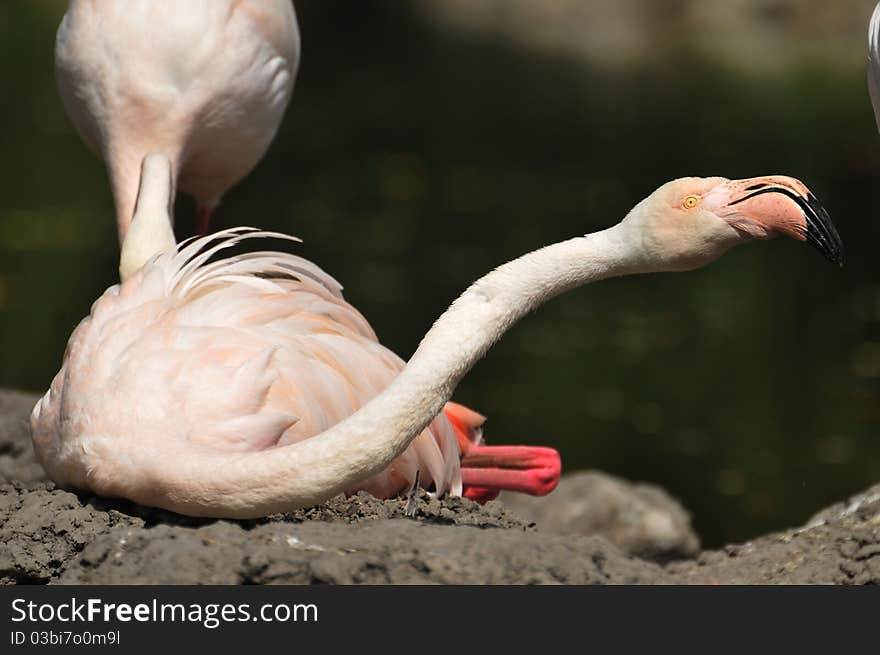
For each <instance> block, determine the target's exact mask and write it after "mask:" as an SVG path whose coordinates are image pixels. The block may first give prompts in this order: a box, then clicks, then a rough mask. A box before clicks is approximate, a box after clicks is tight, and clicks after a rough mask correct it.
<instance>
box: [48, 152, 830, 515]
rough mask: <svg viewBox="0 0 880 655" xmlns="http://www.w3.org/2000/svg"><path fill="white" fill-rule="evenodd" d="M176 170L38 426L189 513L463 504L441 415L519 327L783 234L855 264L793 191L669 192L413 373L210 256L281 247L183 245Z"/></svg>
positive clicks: (446, 341)
mask: <svg viewBox="0 0 880 655" xmlns="http://www.w3.org/2000/svg"><path fill="white" fill-rule="evenodd" d="M172 177H173V176H172V174H171V168H170V163H169V162H168V160H167V159H166V158H165V157H163V156H161V155H155V156H150V157H148V158H147V159H146V160H145V161H144V165H143V168H142V181H141V190H140V197H139V200H138V207H137V211H136V213H135V218H134V222H133V225H132V230H131V231H130V232H129V235H128V236H127V237H126V240H125V242H124V244H123V252H122V258H125V257H128V256H130V257H134V255H132V253H136V255H137V257H138V258H139V260H138V262H135V261H134V260H132V261H130V262H129V264H130V265H131V267H132V268H133V267H134V265H135V264H136V263H139V264H140V265H141V267H140V268H139V270H138V271H137V272H136V273H135V274H133V275H131V276H130V277H128V278H127V279H125V280H123V281H122V283H121V284H120V285H117V286H113V287H111V288H110V289H108V290H107V291H106V292H105V293H104V295H103V296H101V297H100V298H99V299H98V300H97V302H96V303H95V304H94V306H93V308H92V312H91V315H90V316H89V317H88V318H86V319H85V320H84V321H83V322H82V323H81V324H80V325H79V327H77V329H76V330H75V332H74V333H73V335H72V337H71V339H70V342H69V344H68V347H67V352H66V354H65V357H64V364H63V366H62V368H61V371H60V372H59V373H58V375H57V376H56V377H55V380H54V381H53V383H52V385H51V388H50V389H49V391H48V393H47V394H46V395H45V396H44V397H43V398H42V400H41V401H40V402H39V403H38V404H37V405H36V407H35V408H34V411H33V415H32V428H33V439H34V446H35V449H36V452H37V455H38V457H39V459H40V461H41V462H42V464H43V465H44V467H45V468H46V470H47V472H48V473H49V475H50V476H51V477H52V479H53V480H55V481H56V482H57V483H58V484H60V485H61V486H63V487H67V488H84V489H90V490H91V491H93V492H95V493H98V494H101V495H108V496H122V497H125V498H129V499H131V500H134V501H137V502H139V503H142V504H145V505H151V506H158V507H163V508H166V509H170V510H174V511H177V512H180V513H184V514H190V515H197V516H215V517H239V518H242V517H255V516H261V515H264V514H267V513H273V512H278V511H285V510H290V509H293V508H297V507H303V506H309V505H312V504H315V503H319V502H321V501H324V500H326V499H328V498H330V497H332V496H333V495H335V494H337V493H340V492H343V491H351V490H355V489H360V488H363V489H368V490H370V491H371V492H373V493H375V494H377V495H379V496H382V497H387V496H391V495H394V494H396V493H399V492H400V491H401V490H404V489H406V487H407V486H408V485H410V484H412V482H413V481H414V480H415V476H416V474H417V472H419V475H421V476H422V481H423V484H425V485H426V486H429V487H430V488H431V489H433V490H434V491H435V492H437V493H452V494H455V493H457V492H458V490H459V484H460V478H459V452H458V449H457V448H456V446H457V444H456V441H455V438H454V436H452V435H451V432H452V430H451V429H450V428H451V426H450V425H449V424H448V419H446V413H441V412H443V409H444V406H445V405H446V403H447V401H448V400H449V398H450V397H451V395H452V393H453V391H454V389H455V386H456V384H457V383H458V382H459V380H461V378H462V377H463V376H464V375H465V373H467V371H468V370H469V369H470V367H471V366H472V365H473V364H474V363H475V362H476V361H477V360H478V359H479V358H480V357H482V356H483V355H484V354H485V353H486V351H487V350H488V349H489V348H490V347H491V346H492V344H493V343H494V342H495V341H497V340H498V339H499V338H500V337H501V336H502V335H503V334H504V332H506V331H507V330H508V329H509V328H510V327H511V326H512V325H513V324H514V323H515V322H516V321H517V320H519V319H520V318H522V317H523V316H524V315H525V314H526V313H528V312H529V311H531V310H533V309H535V308H536V307H538V306H539V305H540V304H541V303H543V302H545V301H547V300H548V299H550V298H552V297H554V296H556V295H558V294H560V293H562V292H564V291H567V290H569V289H573V288H575V287H577V286H580V285H583V284H586V283H589V282H596V281H599V280H602V279H605V278H609V277H613V276H620V275H630V274H635V273H648V272H659V271H683V270H689V269H694V268H697V267H700V266H703V265H705V264H707V263H709V262H711V261H712V260H714V259H716V258H717V257H719V256H720V255H721V254H722V253H724V252H725V251H726V250H728V249H729V248H731V247H733V246H735V245H737V244H739V243H743V242H746V241H751V240H755V239H766V238H769V237H772V236H775V235H777V234H786V235H790V236H792V237H794V238H795V239H799V240H802V241H807V242H809V243H810V244H812V245H813V246H815V247H816V248H818V249H819V250H820V251H821V252H822V253H823V254H824V255H826V256H827V257H828V258H829V259H830V260H831V261H833V262H836V263H838V264H842V262H843V253H842V244H841V241H840V238H839V236H838V235H837V232H836V230H835V228H834V226H833V225H832V223H831V220H830V218H829V217H828V214H827V213H826V212H825V210H824V209H823V208H822V207H821V205H820V204H819V203H818V202H817V200H816V199H815V198H814V197H813V195H812V194H811V193H810V192H809V191H808V190H807V188H806V187H805V186H804V185H803V184H802V183H801V182H799V181H798V180H795V179H793V178H789V177H784V176H767V177H758V178H752V179H747V180H727V179H724V178H719V177H713V178H705V179H703V178H685V179H680V180H675V181H673V182H670V183H667V184H665V185H663V186H662V187H660V188H659V189H658V190H657V191H655V192H654V193H652V194H651V195H650V196H649V197H648V198H646V199H645V200H643V201H642V202H640V203H639V204H638V205H636V207H635V208H634V209H633V210H632V211H631V212H630V213H629V214H628V215H627V216H626V217H625V218H624V220H623V221H621V222H620V223H618V224H617V225H615V226H613V227H610V228H608V229H606V230H603V231H600V232H596V233H593V234H588V235H586V236H582V237H577V238H574V239H571V240H568V241H564V242H561V243H557V244H555V245H551V246H548V247H545V248H542V249H540V250H537V251H535V252H532V253H529V254H527V255H524V256H522V257H520V258H519V259H516V260H514V261H511V262H509V263H507V264H504V265H503V266H501V267H499V268H498V269H496V270H494V271H492V272H491V273H489V274H488V275H486V276H485V277H483V278H481V279H479V280H477V281H476V282H475V283H474V284H472V285H471V286H470V287H469V288H468V289H467V290H466V291H465V292H464V293H463V294H462V295H461V296H460V297H459V298H458V299H457V300H456V301H455V302H454V303H452V305H451V306H450V307H449V309H448V310H447V311H446V312H445V313H444V314H443V315H442V316H441V317H440V318H439V319H438V320H437V322H436V323H435V324H434V326H433V327H432V328H431V329H430V331H429V332H428V333H427V335H426V336H425V338H424V339H423V341H422V343H421V345H420V346H419V348H418V350H417V351H416V353H415V354H414V355H413V356H412V358H411V359H410V361H409V363H408V364H406V366H404V365H403V363H402V362H401V361H400V360H399V359H398V358H397V357H396V356H395V355H394V354H392V353H391V352H390V351H388V350H387V349H384V348H383V347H382V346H380V345H379V344H378V342H377V341H376V340H375V337H374V335H373V333H372V331H371V330H370V329H369V326H368V325H367V324H366V321H365V320H364V319H363V317H362V316H361V315H360V314H358V313H357V312H356V311H355V310H354V309H353V308H352V307H351V306H350V305H348V304H347V303H345V302H344V301H343V300H342V298H341V296H340V295H339V286H338V284H337V283H336V282H335V281H334V280H333V279H332V278H331V277H330V276H328V275H327V274H326V273H324V272H323V271H321V270H320V269H319V268H318V267H317V266H315V265H314V264H312V263H310V262H308V261H306V260H304V259H302V258H300V257H296V256H294V255H291V254H286V253H282V252H272V251H265V252H255V253H250V254H242V255H234V256H229V257H226V258H221V259H218V260H215V261H212V259H213V258H215V257H216V256H217V255H218V253H219V252H220V251H221V250H223V249H225V248H228V247H230V246H233V245H235V244H237V243H239V242H241V241H243V240H246V239H257V240H259V239H262V238H264V237H273V236H275V237H277V236H281V235H276V234H272V233H266V232H260V231H255V230H251V229H248V228H238V229H232V230H226V231H223V232H220V233H218V234H216V235H214V236H213V237H202V238H198V239H195V240H190V241H189V242H187V243H184V244H181V246H179V247H178V246H177V245H176V244H175V242H174V237H173V235H172V234H171V230H170V219H169V216H168V207H169V203H170V192H171V186H172ZM140 225H143V226H151V227H144V228H143V229H140ZM290 238H292V237H290ZM147 239H150V240H151V241H150V243H149V247H146V246H145V245H144V244H143V243H138V244H137V245H136V246H134V245H133V244H132V241H133V240H134V241H142V240H147ZM130 247H132V248H133V250H130V249H129V248H130ZM438 414H439V416H438ZM452 414H453V416H454V415H455V412H454V411H453V412H452ZM340 418H341V419H342V420H338V419H340ZM466 422H467V421H466ZM465 446H466V447H467V444H465ZM479 448H480V447H479V446H477V452H478V453H479ZM489 455H490V457H489V459H491V453H490V454H489ZM462 462H463V463H462V466H463V467H464V470H465V474H464V475H465V478H464V482H465V484H467V483H468V482H472V483H473V484H476V485H478V486H485V485H487V483H494V482H501V483H510V482H515V481H517V480H520V481H521V480H522V478H523V477H527V476H528V474H529V471H526V472H525V476H524V474H523V471H519V470H515V469H514V470H508V471H504V470H498V469H497V468H496V467H494V466H493V465H492V463H491V462H488V464H487V463H486V462H483V461H481V457H480V456H479V455H477V457H476V460H475V461H474V462H473V463H471V462H469V461H468V453H467V452H465V453H464V459H463V460H462ZM471 464H473V466H474V468H472V469H471ZM484 465H488V466H489V468H482V467H483V466H484ZM468 469H471V472H473V473H476V475H475V477H474V478H473V479H471V480H469V479H468V477H467V475H469V474H470V473H469V472H468ZM557 472H558V469H557ZM483 473H485V475H483Z"/></svg>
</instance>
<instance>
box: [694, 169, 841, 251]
mask: <svg viewBox="0 0 880 655" xmlns="http://www.w3.org/2000/svg"><path fill="white" fill-rule="evenodd" d="M706 200H708V201H709V208H710V209H711V210H712V211H713V212H714V213H715V214H716V215H717V216H719V217H720V218H722V219H724V220H726V221H727V222H728V223H730V224H731V225H732V226H733V227H735V228H736V229H738V230H740V231H742V232H744V233H746V234H747V235H749V236H752V237H754V238H768V237H771V236H775V235H777V234H787V235H788V236H790V237H793V238H795V239H797V240H799V241H806V242H807V243H809V244H810V245H811V246H813V247H814V248H815V249H816V250H818V251H819V252H820V253H822V254H823V255H824V256H825V257H826V258H827V259H829V260H830V261H831V262H833V263H835V264H837V265H838V266H843V261H844V253H843V241H842V240H841V239H840V235H839V234H838V233H837V229H836V228H835V227H834V223H832V222H831V216H829V214H828V211H827V210H826V209H825V208H824V207H823V206H822V205H821V203H819V201H818V200H817V199H816V197H815V196H814V195H813V194H812V193H811V192H810V190H809V189H808V188H807V187H806V186H805V185H804V184H803V183H802V182H800V181H799V180H796V179H794V178H792V177H786V176H783V175H771V176H766V177H755V178H750V179H747V180H729V181H727V182H724V183H722V184H720V185H719V186H718V187H716V188H715V189H713V190H712V191H711V192H710V193H709V194H707V196H706Z"/></svg>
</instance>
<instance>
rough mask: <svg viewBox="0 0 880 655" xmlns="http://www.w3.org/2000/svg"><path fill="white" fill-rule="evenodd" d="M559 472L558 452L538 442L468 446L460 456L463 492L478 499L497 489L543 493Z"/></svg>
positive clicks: (550, 488) (495, 493)
mask: <svg viewBox="0 0 880 655" xmlns="http://www.w3.org/2000/svg"><path fill="white" fill-rule="evenodd" d="M561 473H562V460H561V459H560V457H559V453H558V452H557V451H556V450H555V449H553V448H545V447H542V446H471V448H470V449H469V450H468V452H467V453H465V454H463V455H462V458H461V481H462V484H463V485H464V487H465V491H464V496H465V497H466V498H470V499H471V500H476V501H477V502H481V503H482V502H487V501H489V500H492V499H493V498H495V497H497V496H498V493H499V492H500V491H518V492H520V493H525V494H530V495H532V496H546V495H547V494H549V493H550V492H551V491H553V490H554V489H555V488H556V485H557V484H558V483H559V476H560V475H561Z"/></svg>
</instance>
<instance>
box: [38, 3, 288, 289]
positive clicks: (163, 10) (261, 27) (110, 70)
mask: <svg viewBox="0 0 880 655" xmlns="http://www.w3.org/2000/svg"><path fill="white" fill-rule="evenodd" d="M299 51H300V40H299V28H298V26H297V22H296V14H295V13H294V8H293V3H292V2H291V0H187V1H186V2H179V1H177V0H128V1H127V2H117V1H116V0H70V4H69V6H68V9H67V13H66V14H65V15H64V18H63V19H62V21H61V25H60V27H59V28H58V35H57V39H56V46H55V68H56V77H57V81H58V88H59V91H60V94H61V98H62V100H63V102H64V106H65V108H66V110H67V113H68V115H69V116H70V118H71V120H72V121H73V123H74V125H75V126H76V128H77V130H78V131H79V133H80V135H81V136H82V138H83V140H84V141H85V142H86V143H87V144H88V145H89V147H90V148H92V150H94V151H95V152H96V153H98V154H99V156H101V157H102V158H103V159H104V161H105V162H106V165H107V169H108V172H109V175H110V183H111V187H112V191H113V197H114V202H115V206H116V223H117V228H118V232H119V241H120V243H122V241H123V240H124V238H125V234H126V231H127V230H128V226H129V224H130V222H131V218H132V215H133V212H134V205H135V197H136V195H137V188H138V178H139V174H140V165H141V160H142V159H143V158H144V156H145V155H146V154H147V153H149V152H152V151H159V152H162V153H164V154H165V156H166V157H168V158H169V160H170V161H171V162H172V164H173V170H174V171H176V172H178V173H179V176H177V179H175V187H174V188H176V187H177V186H179V187H180V190H182V191H184V192H187V193H189V194H191V195H193V196H194V197H195V199H196V202H197V205H198V228H197V229H198V231H199V233H201V234H204V233H206V232H207V230H208V225H209V221H210V216H211V212H212V211H213V210H214V208H215V207H216V206H217V204H218V203H219V202H220V199H221V197H222V196H223V194H224V193H225V192H226V191H227V190H228V189H229V188H230V187H231V186H232V185H234V184H235V183H236V182H238V181H239V180H241V179H242V178H243V177H244V176H245V175H247V173H248V172H250V171H251V169H253V168H254V166H256V164H257V162H258V161H259V160H260V159H261V158H262V156H263V155H264V154H265V152H266V150H267V149H268V147H269V144H270V143H271V142H272V139H273V138H274V136H275V133H276V132H277V130H278V126H279V124H280V122H281V119H282V116H283V114H284V110H285V108H286V107H287V104H288V101H289V100H290V96H291V94H292V92H293V83H294V79H295V76H296V71H297V65H298V62H299ZM127 273H128V272H127Z"/></svg>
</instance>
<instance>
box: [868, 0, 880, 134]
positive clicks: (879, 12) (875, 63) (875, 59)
mask: <svg viewBox="0 0 880 655" xmlns="http://www.w3.org/2000/svg"><path fill="white" fill-rule="evenodd" d="M868 92H869V93H870V95H871V104H872V105H873V107H874V118H875V119H876V120H877V126H878V128H880V2H878V3H877V6H876V7H874V13H873V14H871V21H870V23H869V24H868Z"/></svg>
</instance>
